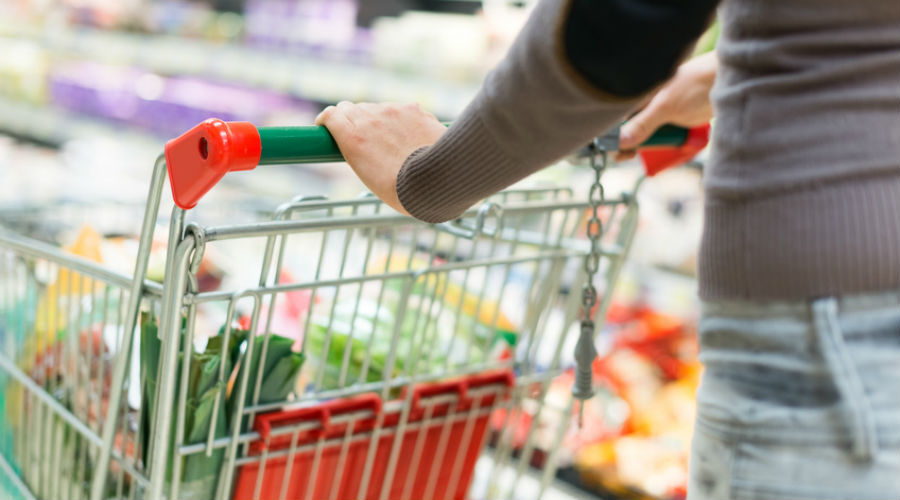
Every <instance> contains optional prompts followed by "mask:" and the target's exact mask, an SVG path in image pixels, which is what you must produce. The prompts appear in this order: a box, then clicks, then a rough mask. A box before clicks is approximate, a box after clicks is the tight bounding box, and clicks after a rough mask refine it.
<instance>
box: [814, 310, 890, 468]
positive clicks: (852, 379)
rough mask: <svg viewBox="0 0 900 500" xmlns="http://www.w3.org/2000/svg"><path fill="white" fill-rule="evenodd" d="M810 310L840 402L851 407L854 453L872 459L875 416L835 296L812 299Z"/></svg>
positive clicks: (857, 456)
mask: <svg viewBox="0 0 900 500" xmlns="http://www.w3.org/2000/svg"><path fill="white" fill-rule="evenodd" d="M812 312H813V330H814V331H815V332H816V337H817V338H818V341H819V346H820V349H821V352H822V356H823V357H824V358H825V364H826V365H827V366H828V370H829V372H830V373H831V376H832V379H833V380H834V383H835V385H836V386H837V389H838V392H839V393H840V395H841V400H842V402H843V404H844V405H846V406H847V408H848V410H849V411H850V422H849V423H850V429H851V432H852V437H853V456H854V457H855V458H857V459H859V460H862V461H871V460H872V457H873V455H874V453H875V450H876V449H877V447H878V441H877V436H876V431H875V422H874V417H873V413H872V408H871V405H870V404H869V400H868V398H867V397H866V395H865V388H864V387H863V384H862V380H861V379H860V376H859V373H858V372H857V370H856V366H855V365H854V364H853V359H852V358H851V357H850V352H849V351H848V350H847V345H846V344H845V343H844V335H843V333H842V332H841V328H840V324H839V323H838V301H837V298H835V297H826V298H822V299H816V300H814V301H813V302H812Z"/></svg>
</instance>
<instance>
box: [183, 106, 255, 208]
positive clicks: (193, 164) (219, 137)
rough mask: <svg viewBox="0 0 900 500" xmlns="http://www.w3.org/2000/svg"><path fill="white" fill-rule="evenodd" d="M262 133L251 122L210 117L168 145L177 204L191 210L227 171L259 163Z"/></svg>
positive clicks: (246, 167)
mask: <svg viewBox="0 0 900 500" xmlns="http://www.w3.org/2000/svg"><path fill="white" fill-rule="evenodd" d="M261 152H262V144H261V142H260V139H259V131H258V130H257V129H256V127H255V126H254V125H253V124H252V123H249V122H224V121H222V120H219V119H217V118H210V119H208V120H206V121H204V122H203V123H200V124H199V125H197V126H196V127H194V128H192V129H190V130H188V131H187V132H185V133H184V134H182V135H181V136H179V137H176V138H175V139H172V140H170V141H169V142H167V143H166V148H165V153H166V166H167V168H168V171H169V183H170V184H171V185H172V197H173V198H174V199H175V204H176V205H178V206H179V207H181V208H183V209H185V210H188V209H191V208H194V207H195V206H196V205H197V202H198V201H200V198H202V197H203V195H205V194H206V193H207V192H208V191H209V190H210V189H212V187H213V186H215V185H216V183H218V182H219V180H221V179H222V177H224V176H225V174H227V173H228V172H232V171H236V170H251V169H253V168H255V167H256V165H257V164H259V155H260V153H261Z"/></svg>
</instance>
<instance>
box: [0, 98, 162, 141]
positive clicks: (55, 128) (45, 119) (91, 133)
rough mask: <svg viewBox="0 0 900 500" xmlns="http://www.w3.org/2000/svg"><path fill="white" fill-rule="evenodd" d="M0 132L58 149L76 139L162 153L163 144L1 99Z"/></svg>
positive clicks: (108, 125) (102, 124)
mask: <svg viewBox="0 0 900 500" xmlns="http://www.w3.org/2000/svg"><path fill="white" fill-rule="evenodd" d="M0 132H3V133H6V134H9V135H12V136H15V137H21V138H24V139H28V140H31V141H34V142H39V143H43V144H49V145H52V146H60V145H62V144H64V143H66V142H68V141H71V140H75V139H89V138H97V137H107V138H112V137H114V138H115V140H116V141H120V142H126V143H129V144H134V145H135V146H136V147H140V148H141V149H143V148H145V147H146V148H153V149H156V150H162V144H163V141H162V140H161V139H159V138H157V137H154V136H152V135H150V134H146V133H142V132H138V131H135V130H134V129H131V128H129V127H123V126H117V125H115V124H113V123H110V122H106V121H103V120H100V119H97V118H89V117H85V116H81V115H76V114H74V113H70V112H67V111H64V110H60V109H57V108H53V107H48V106H38V105H35V104H28V103H24V102H21V101H16V100H13V99H10V98H8V97H5V96H2V95H0Z"/></svg>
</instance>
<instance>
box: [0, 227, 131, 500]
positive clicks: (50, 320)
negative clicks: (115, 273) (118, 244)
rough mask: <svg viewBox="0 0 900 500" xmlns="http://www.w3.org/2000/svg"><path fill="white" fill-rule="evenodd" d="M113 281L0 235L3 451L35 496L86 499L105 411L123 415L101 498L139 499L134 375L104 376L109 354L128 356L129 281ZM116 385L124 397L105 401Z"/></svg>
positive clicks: (108, 372) (35, 246)
mask: <svg viewBox="0 0 900 500" xmlns="http://www.w3.org/2000/svg"><path fill="white" fill-rule="evenodd" d="M94 271H95V272H94ZM112 278H114V277H111V275H110V273H108V272H106V271H104V270H103V269H102V268H100V267H99V266H96V265H93V264H92V263H86V262H84V260H81V259H75V258H71V257H67V256H65V255H63V254H62V253H58V252H54V251H53V250H48V249H43V247H42V246H41V245H40V243H39V242H37V241H34V240H24V239H18V238H17V239H7V238H5V237H0V343H2V345H3V353H2V354H0V365H2V366H0V383H2V384H3V387H4V396H3V400H2V403H3V405H2V406H3V410H4V411H3V412H2V415H3V417H2V418H3V421H2V426H0V448H2V453H3V455H4V457H5V459H6V461H7V463H8V464H9V465H10V467H11V468H12V469H13V470H14V471H15V473H16V474H17V475H18V476H19V477H20V478H21V479H22V481H23V483H24V484H25V485H27V486H28V488H30V489H31V491H33V492H34V494H35V496H37V497H41V498H86V497H87V496H88V493H89V489H90V481H91V479H92V477H93V475H92V473H93V469H94V467H95V466H96V461H97V457H98V454H99V449H100V438H99V434H100V432H101V426H102V425H103V419H104V417H105V416H106V414H107V412H109V411H115V412H117V413H118V414H119V415H120V418H119V428H118V429H117V431H116V440H115V443H114V449H113V450H112V459H111V464H110V470H111V471H112V474H111V475H110V477H109V481H108V485H107V492H106V496H107V497H109V498H135V497H139V496H140V491H141V489H142V486H141V485H142V484H145V483H146V478H144V477H143V475H142V473H141V469H142V465H141V463H140V460H139V454H140V450H141V447H142V446H143V443H142V437H141V436H142V432H143V430H142V429H141V428H140V426H139V425H138V424H137V421H139V420H140V408H139V406H140V405H139V403H140V402H139V401H136V400H135V398H134V397H133V396H134V394H138V391H135V389H136V388H137V387H138V386H139V385H140V381H139V379H138V377H137V375H136V374H133V375H132V376H130V377H128V379H127V382H126V385H125V386H124V387H119V388H114V387H112V386H111V383H110V378H111V366H112V362H113V360H114V357H115V356H120V355H130V354H129V353H122V352H120V351H121V349H120V343H121V340H122V338H123V335H125V334H126V333H125V332H124V331H123V330H124V328H123V314H124V308H125V304H126V303H127V299H128V292H127V283H128V281H127V279H126V278H124V277H118V279H112ZM129 387H130V388H131V389H132V392H133V394H132V397H130V398H129V397H128V395H129ZM116 390H118V391H122V392H123V397H122V404H121V405H120V407H119V408H109V405H108V402H107V401H108V397H109V395H110V394H111V393H112V392H113V391H116Z"/></svg>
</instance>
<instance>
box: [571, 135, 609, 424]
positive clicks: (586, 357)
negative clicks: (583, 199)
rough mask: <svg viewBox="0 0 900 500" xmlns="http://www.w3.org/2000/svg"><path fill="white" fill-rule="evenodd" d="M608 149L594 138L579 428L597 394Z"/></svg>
mask: <svg viewBox="0 0 900 500" xmlns="http://www.w3.org/2000/svg"><path fill="white" fill-rule="evenodd" d="M606 155H607V151H606V149H605V148H604V147H603V146H602V145H601V144H600V143H599V141H596V140H595V141H594V143H593V144H591V146H590V159H591V168H592V169H593V170H594V182H593V184H591V189H590V191H589V193H588V201H589V202H590V204H591V212H590V217H589V218H588V221H587V228H586V233H587V238H588V241H590V244H591V248H590V251H589V252H588V253H587V255H585V256H584V274H585V282H584V287H583V288H582V290H581V307H582V318H581V331H580V334H579V336H578V343H577V344H576V345H575V384H574V385H573V386H572V395H573V396H575V398H577V399H578V400H580V401H581V406H580V408H579V410H578V427H579V428H580V427H581V424H582V418H583V416H584V403H585V402H586V401H587V400H588V399H590V398H592V397H593V396H594V383H593V382H594V381H593V369H592V365H593V363H594V358H596V357H597V348H596V347H595V346H594V334H595V331H594V321H593V320H592V319H591V310H592V309H593V308H594V306H595V305H596V304H597V289H596V288H595V287H594V277H595V276H596V274H597V271H598V270H599V268H600V238H601V236H603V221H602V220H600V207H601V206H602V205H603V202H604V201H605V194H604V192H603V184H601V182H600V177H601V176H602V175H603V171H604V170H605V169H606V162H607V157H606Z"/></svg>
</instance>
